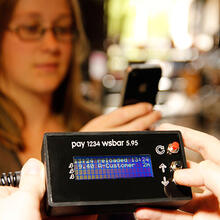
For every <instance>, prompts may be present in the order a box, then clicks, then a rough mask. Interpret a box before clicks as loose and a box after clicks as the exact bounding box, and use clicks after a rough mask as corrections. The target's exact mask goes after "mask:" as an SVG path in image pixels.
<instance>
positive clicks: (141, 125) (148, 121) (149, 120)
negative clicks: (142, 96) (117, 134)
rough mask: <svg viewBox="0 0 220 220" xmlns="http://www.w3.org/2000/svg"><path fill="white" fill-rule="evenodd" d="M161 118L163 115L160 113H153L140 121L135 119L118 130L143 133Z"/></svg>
mask: <svg viewBox="0 0 220 220" xmlns="http://www.w3.org/2000/svg"><path fill="white" fill-rule="evenodd" d="M160 118H161V113H160V112H158V111H153V112H151V113H149V114H148V115H145V116H142V117H140V118H138V119H135V120H133V121H131V122H129V123H127V124H125V125H123V126H120V127H118V128H117V130H121V131H143V130H146V129H148V128H149V127H150V126H151V125H152V124H153V123H155V122H156V121H158V120H159V119H160Z"/></svg>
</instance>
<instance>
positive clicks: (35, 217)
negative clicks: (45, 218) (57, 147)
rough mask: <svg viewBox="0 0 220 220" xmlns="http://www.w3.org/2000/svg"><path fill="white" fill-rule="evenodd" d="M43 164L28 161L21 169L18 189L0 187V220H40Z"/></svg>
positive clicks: (33, 160)
mask: <svg viewBox="0 0 220 220" xmlns="http://www.w3.org/2000/svg"><path fill="white" fill-rule="evenodd" d="M44 175H45V174H44V166H43V164H42V163H41V162H40V161H38V160H36V159H30V160H28V161H27V162H26V163H25V165H24V166H23V168H22V171H21V180H20V184H19V188H16V187H7V186H1V187H0V219H1V220H15V219H16V220H30V219H31V220H40V219H41V214H40V201H41V199H42V197H43V195H44V192H45V176H44Z"/></svg>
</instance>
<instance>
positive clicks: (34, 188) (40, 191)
mask: <svg viewBox="0 0 220 220" xmlns="http://www.w3.org/2000/svg"><path fill="white" fill-rule="evenodd" d="M19 190H20V191H21V192H26V193H29V194H30V195H32V196H36V197H37V199H38V200H41V199H42V197H43V195H44V192H45V174H44V166H43V164H42V163H41V162H40V161H38V160H36V159H29V160H28V161H27V162H26V163H25V165H24V166H23V168H22V170H21V180H20V184H19Z"/></svg>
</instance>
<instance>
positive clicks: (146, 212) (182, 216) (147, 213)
mask: <svg viewBox="0 0 220 220" xmlns="http://www.w3.org/2000/svg"><path fill="white" fill-rule="evenodd" d="M135 217H136V219H137V220H142V219H145V220H147V219H149V220H154V219H155V220H159V219H160V220H191V219H192V214H190V213H186V212H182V211H179V210H175V211H170V210H161V209H151V208H143V209H139V210H137V211H136V213H135Z"/></svg>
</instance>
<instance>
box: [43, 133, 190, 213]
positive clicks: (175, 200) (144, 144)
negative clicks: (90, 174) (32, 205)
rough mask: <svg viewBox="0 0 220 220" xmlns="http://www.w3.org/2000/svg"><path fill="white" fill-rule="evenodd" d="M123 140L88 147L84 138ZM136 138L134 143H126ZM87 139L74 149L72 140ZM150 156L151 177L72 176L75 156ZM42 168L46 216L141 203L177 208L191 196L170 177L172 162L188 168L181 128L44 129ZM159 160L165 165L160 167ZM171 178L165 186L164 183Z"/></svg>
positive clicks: (111, 209)
mask: <svg viewBox="0 0 220 220" xmlns="http://www.w3.org/2000/svg"><path fill="white" fill-rule="evenodd" d="M103 140H104V141H106V140H107V141H111V140H115V141H124V145H123V146H122V145H121V146H108V147H106V146H105V147H104V146H102V145H101V146H93V147H91V146H90V147H88V146H87V145H86V143H87V141H90V143H92V142H93V143H97V142H98V141H99V142H100V143H101V141H103ZM132 140H137V142H138V146H133V145H132V146H131V145H130V146H127V145H126V141H128V142H127V143H131V141H132ZM73 141H74V142H82V141H84V142H85V146H84V148H82V147H74V148H72V142H73ZM173 142H178V143H179V146H180V150H179V151H178V153H173V154H168V153H167V148H168V145H169V144H170V143H173ZM142 154H148V155H150V157H151V162H152V168H153V174H154V177H143V178H127V179H126V178H122V179H104V180H103V179H101V180H97V179H96V180H80V181H79V180H78V181H77V180H76V179H73V178H71V175H72V172H70V167H69V166H70V165H71V164H72V163H73V157H74V156H100V155H102V156H103V155H119V156H120V155H142ZM42 161H43V162H44V164H45V167H46V182H47V193H46V211H47V214H48V215H50V216H59V215H81V214H96V213H124V212H126V213H129V212H133V211H135V210H136V209H137V208H140V207H157V208H169V209H170V208H171V209H176V208H178V207H180V206H182V205H184V204H185V203H187V202H188V201H190V200H191V199H192V193H191V188H189V187H185V186H180V185H176V184H175V183H174V182H173V181H172V177H173V170H172V169H171V168H170V165H171V163H172V162H173V161H178V162H180V163H181V164H182V168H186V167H187V165H186V159H185V153H184V147H183V142H182V137H181V133H180V132H179V131H137V132H74V133H46V134H45V135H44V140H43V146H42ZM161 164H164V165H165V166H166V169H164V170H163V171H162V169H161ZM164 180H166V181H168V182H169V184H168V185H167V186H165V185H164V184H163V181H164Z"/></svg>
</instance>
